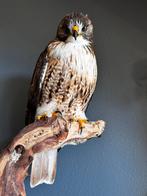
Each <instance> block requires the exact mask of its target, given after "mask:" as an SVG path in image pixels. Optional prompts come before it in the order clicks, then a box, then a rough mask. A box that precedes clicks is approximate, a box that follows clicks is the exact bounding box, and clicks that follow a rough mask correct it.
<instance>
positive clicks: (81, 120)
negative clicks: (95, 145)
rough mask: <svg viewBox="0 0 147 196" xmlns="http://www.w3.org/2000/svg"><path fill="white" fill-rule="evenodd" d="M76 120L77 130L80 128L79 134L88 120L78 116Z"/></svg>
mask: <svg viewBox="0 0 147 196" xmlns="http://www.w3.org/2000/svg"><path fill="white" fill-rule="evenodd" d="M77 121H78V123H79V130H80V134H81V133H82V131H83V128H84V127H85V124H86V123H87V122H88V120H87V119H82V118H79V119H78V120H77Z"/></svg>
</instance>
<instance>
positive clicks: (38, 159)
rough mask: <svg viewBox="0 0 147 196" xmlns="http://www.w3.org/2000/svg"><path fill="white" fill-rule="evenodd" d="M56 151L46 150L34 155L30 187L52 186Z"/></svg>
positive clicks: (54, 175) (54, 174)
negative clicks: (44, 184) (43, 184)
mask: <svg viewBox="0 0 147 196" xmlns="http://www.w3.org/2000/svg"><path fill="white" fill-rule="evenodd" d="M56 162H57V150H56V149H54V150H47V151H44V152H41V153H37V154H35V155H34V159H33V163H32V170H31V181H30V186H31V187H35V186H37V185H39V184H42V183H46V184H53V183H54V180H55V177H56Z"/></svg>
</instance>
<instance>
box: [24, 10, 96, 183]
mask: <svg viewBox="0 0 147 196" xmlns="http://www.w3.org/2000/svg"><path fill="white" fill-rule="evenodd" d="M96 81H97V63H96V57H95V52H94V49H93V25H92V22H91V20H90V19H89V17H88V16H87V15H84V14H82V13H75V12H73V13H71V14H68V15H66V16H65V17H64V18H63V19H62V20H61V22H60V23H59V25H58V28H57V34H56V38H55V39H54V40H52V41H50V42H49V44H48V45H47V47H46V48H45V50H44V51H43V52H42V53H41V55H40V57H39V59H38V61H37V64H36V67H35V70H34V74H33V77H32V80H31V84H30V90H29V97H28V104H27V111H26V124H29V123H31V122H33V121H34V120H35V119H39V118H41V117H44V116H48V117H51V116H52V115H54V114H55V113H56V112H57V111H58V112H60V113H61V114H62V116H63V118H65V119H66V120H69V119H75V120H77V121H78V122H79V123H80V125H81V126H84V122H85V121H86V120H87V117H86V115H85V110H86V108H87V105H88V102H89V100H90V98H91V96H92V94H93V92H94V90H95V86H96ZM56 160H57V149H54V150H47V151H44V152H41V153H38V154H35V156H34V159H33V163H32V170H31V187H34V186H36V185H38V184H41V183H47V184H52V183H53V182H54V179H55V175H56Z"/></svg>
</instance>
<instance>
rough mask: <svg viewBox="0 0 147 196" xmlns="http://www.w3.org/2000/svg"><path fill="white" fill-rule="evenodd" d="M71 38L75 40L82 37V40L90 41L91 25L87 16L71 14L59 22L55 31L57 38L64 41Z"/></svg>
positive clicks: (91, 35)
mask: <svg viewBox="0 0 147 196" xmlns="http://www.w3.org/2000/svg"><path fill="white" fill-rule="evenodd" d="M71 36H72V37H73V38H74V39H75V40H76V39H77V38H78V37H81V36H82V37H83V38H84V39H87V40H89V41H92V38H93V25H92V23H91V20H90V19H89V18H88V16H87V15H84V14H82V13H72V14H68V15H66V16H65V17H64V18H63V19H62V20H61V22H60V23H59V26H58V30H57V38H58V39H59V40H61V41H66V40H67V39H68V38H69V37H71Z"/></svg>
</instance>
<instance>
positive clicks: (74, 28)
mask: <svg viewBox="0 0 147 196" xmlns="http://www.w3.org/2000/svg"><path fill="white" fill-rule="evenodd" d="M78 32H79V27H78V26H77V25H74V26H73V27H72V35H73V37H74V38H75V40H76V39H77V36H78V35H79V33H78Z"/></svg>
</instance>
